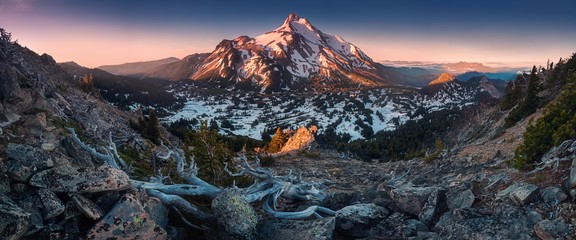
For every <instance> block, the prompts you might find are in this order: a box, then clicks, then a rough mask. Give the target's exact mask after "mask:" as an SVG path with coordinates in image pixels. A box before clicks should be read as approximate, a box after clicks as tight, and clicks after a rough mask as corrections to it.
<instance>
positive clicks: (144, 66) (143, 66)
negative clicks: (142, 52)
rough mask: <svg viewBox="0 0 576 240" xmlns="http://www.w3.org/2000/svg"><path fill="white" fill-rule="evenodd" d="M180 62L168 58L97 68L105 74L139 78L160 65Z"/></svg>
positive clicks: (176, 59)
mask: <svg viewBox="0 0 576 240" xmlns="http://www.w3.org/2000/svg"><path fill="white" fill-rule="evenodd" d="M177 61H180V59H178V58H175V57H169V58H164V59H159V60H154V61H145V62H133V63H124V64H119V65H104V66H100V67H97V68H99V69H102V70H104V71H106V72H109V73H112V74H115V75H123V76H141V75H145V74H146V73H147V72H149V71H150V70H151V69H154V68H156V67H158V66H160V65H164V64H168V63H173V62H177Z"/></svg>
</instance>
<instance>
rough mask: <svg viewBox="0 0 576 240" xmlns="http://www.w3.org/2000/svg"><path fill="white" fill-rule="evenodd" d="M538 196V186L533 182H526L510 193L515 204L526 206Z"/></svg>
mask: <svg viewBox="0 0 576 240" xmlns="http://www.w3.org/2000/svg"><path fill="white" fill-rule="evenodd" d="M537 197H538V186H536V185H534V184H526V185H523V186H520V187H518V188H516V189H515V190H514V191H512V193H510V199H512V202H514V203H515V204H516V205H519V206H526V205H528V204H530V203H532V202H534V201H535V200H536V199H537Z"/></svg>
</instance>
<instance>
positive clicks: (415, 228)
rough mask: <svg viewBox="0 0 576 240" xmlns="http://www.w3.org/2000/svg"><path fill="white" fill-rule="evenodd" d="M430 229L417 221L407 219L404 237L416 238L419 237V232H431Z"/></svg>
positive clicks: (403, 228) (403, 231)
mask: <svg viewBox="0 0 576 240" xmlns="http://www.w3.org/2000/svg"><path fill="white" fill-rule="evenodd" d="M429 231H430V230H429V229H428V227H427V226H426V225H425V224H424V223H422V222H420V221H418V220H416V219H406V220H405V221H404V225H403V226H402V234H403V236H404V237H414V236H418V233H419V232H429Z"/></svg>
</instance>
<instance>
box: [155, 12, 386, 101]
mask: <svg viewBox="0 0 576 240" xmlns="http://www.w3.org/2000/svg"><path fill="white" fill-rule="evenodd" d="M192 56H194V55H192ZM195 57H196V58H195V60H197V61H190V59H183V60H181V61H180V62H178V63H174V64H171V65H164V66H162V67H159V68H158V69H157V71H154V72H153V73H151V74H150V75H148V76H151V77H163V78H167V79H192V80H196V81H202V80H204V81H209V82H212V83H214V84H217V85H219V86H221V87H234V88H243V89H244V88H249V89H258V90H261V91H265V92H271V91H281V90H283V89H302V88H306V87H307V86H309V84H312V85H313V86H314V88H315V89H318V88H322V87H323V86H326V87H350V86H358V85H362V86H383V85H385V84H387V83H389V82H387V81H386V79H384V78H383V77H381V74H380V71H379V70H378V68H377V64H376V63H374V61H372V59H370V57H368V56H367V55H366V54H365V53H364V52H362V50H360V49H359V48H358V47H356V46H355V45H353V44H351V43H349V42H346V41H345V40H344V39H342V38H341V37H338V36H332V35H328V34H325V33H323V32H322V31H320V30H319V29H317V28H316V27H314V26H313V25H311V24H310V22H309V21H308V20H307V19H305V18H300V17H299V16H297V15H296V14H290V15H289V16H288V18H287V19H286V20H285V21H284V23H283V24H282V25H281V26H280V27H278V28H277V29H275V30H273V31H270V32H267V33H265V34H263V35H260V36H257V37H255V38H251V37H248V36H240V37H237V38H236V39H233V40H223V41H222V42H220V44H218V46H216V49H215V50H214V51H213V52H212V53H210V54H209V55H208V56H207V57H205V59H203V61H202V63H201V64H200V65H197V62H198V61H200V60H202V58H203V57H204V56H203V55H196V56H195ZM169 67H172V68H173V69H179V71H178V74H174V72H175V71H168V70H166V68H169ZM192 73H193V74H192ZM327 85H328V86H327Z"/></svg>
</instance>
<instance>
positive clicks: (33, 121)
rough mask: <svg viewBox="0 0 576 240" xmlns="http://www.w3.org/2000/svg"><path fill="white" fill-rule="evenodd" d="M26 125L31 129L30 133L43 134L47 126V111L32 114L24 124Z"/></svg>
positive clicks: (36, 135)
mask: <svg viewBox="0 0 576 240" xmlns="http://www.w3.org/2000/svg"><path fill="white" fill-rule="evenodd" d="M23 126H24V127H26V128H28V129H29V130H30V133H31V134H32V135H34V136H35V137H40V136H42V132H43V131H42V130H43V129H44V128H46V113H44V112H40V113H37V114H36V115H34V116H31V117H30V118H28V120H26V122H25V123H24V124H23Z"/></svg>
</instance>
